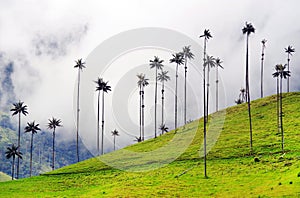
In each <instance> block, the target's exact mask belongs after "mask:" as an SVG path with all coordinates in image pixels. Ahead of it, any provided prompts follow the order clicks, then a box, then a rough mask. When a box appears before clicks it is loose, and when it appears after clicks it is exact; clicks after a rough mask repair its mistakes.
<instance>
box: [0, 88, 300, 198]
mask: <svg viewBox="0 0 300 198" xmlns="http://www.w3.org/2000/svg"><path fill="white" fill-rule="evenodd" d="M283 107H284V113H285V114H284V129H285V151H286V152H285V154H282V153H281V136H280V134H278V132H277V127H276V97H275V96H270V97H267V98H264V99H259V100H256V101H254V102H253V103H252V115H253V146H254V148H253V149H254V150H253V153H252V154H249V131H248V118H247V106H246V104H242V105H238V106H234V107H230V108H228V109H226V110H223V111H220V112H218V113H215V114H212V115H211V116H210V122H209V132H208V144H209V145H208V147H209V148H211V150H210V152H209V154H208V156H207V159H208V162H207V167H208V170H207V171H208V178H204V176H203V158H202V157H201V154H202V147H201V143H202V141H203V138H202V137H203V135H202V133H203V132H202V122H203V120H202V119H200V120H197V121H194V122H192V123H189V124H188V125H186V126H185V127H183V128H181V129H179V131H178V132H177V133H176V134H175V133H174V131H171V132H169V133H167V134H165V135H163V136H160V137H158V138H156V139H151V140H148V141H145V142H142V143H138V144H134V145H132V146H129V147H127V148H124V149H121V150H118V151H116V152H113V153H109V154H106V155H104V156H101V157H99V158H92V159H89V160H86V161H82V162H80V163H77V164H73V165H70V166H66V167H63V168H61V169H57V170H55V171H52V172H49V173H45V174H42V175H40V176H37V177H32V178H26V179H21V180H18V181H9V182H2V183H0V197H32V196H34V197H100V196H106V197H153V196H162V197H212V196H213V197H285V196H286V197H299V196H300V162H299V161H300V128H299V126H300V120H299V117H300V93H289V94H284V99H283ZM225 114H226V116H224V115H225ZM224 121H225V122H224ZM214 143H215V144H214ZM255 158H257V159H258V160H257V161H258V162H255V160H254V159H255ZM174 159H176V160H174ZM103 162H105V163H103ZM120 169H121V170H120Z"/></svg>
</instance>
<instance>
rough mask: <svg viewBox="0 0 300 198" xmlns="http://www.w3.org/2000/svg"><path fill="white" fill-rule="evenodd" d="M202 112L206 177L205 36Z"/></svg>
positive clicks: (205, 171)
mask: <svg viewBox="0 0 300 198" xmlns="http://www.w3.org/2000/svg"><path fill="white" fill-rule="evenodd" d="M203 61H204V63H203V112H204V118H203V144H204V149H203V151H204V177H205V178H207V170H206V122H207V118H206V112H207V111H206V90H205V87H206V85H205V83H206V82H205V81H206V80H205V78H206V77H205V72H206V71H205V67H206V66H205V62H206V38H205V39H204V58H203Z"/></svg>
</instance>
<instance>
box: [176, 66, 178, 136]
mask: <svg viewBox="0 0 300 198" xmlns="http://www.w3.org/2000/svg"><path fill="white" fill-rule="evenodd" d="M177 79H178V64H177V65H176V80H175V133H176V131H177Z"/></svg>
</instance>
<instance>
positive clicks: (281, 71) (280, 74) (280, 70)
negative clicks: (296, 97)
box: [273, 64, 290, 153]
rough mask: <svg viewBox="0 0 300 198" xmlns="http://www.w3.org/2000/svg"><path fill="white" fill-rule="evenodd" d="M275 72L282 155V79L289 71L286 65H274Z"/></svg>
mask: <svg viewBox="0 0 300 198" xmlns="http://www.w3.org/2000/svg"><path fill="white" fill-rule="evenodd" d="M276 69H277V70H276V72H275V73H273V77H280V97H279V102H280V106H279V116H280V130H281V149H282V152H283V153H284V132H283V121H282V117H283V114H282V79H283V78H284V79H286V78H287V77H289V76H290V71H285V69H286V65H284V66H283V65H282V64H279V65H276Z"/></svg>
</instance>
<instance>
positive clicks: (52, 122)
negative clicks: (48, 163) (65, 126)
mask: <svg viewBox="0 0 300 198" xmlns="http://www.w3.org/2000/svg"><path fill="white" fill-rule="evenodd" d="M48 120H49V122H48V129H51V130H52V129H53V139H52V140H53V142H52V170H54V166H55V165H54V164H55V129H56V127H62V125H61V120H60V119H56V118H53V117H52V119H48Z"/></svg>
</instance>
